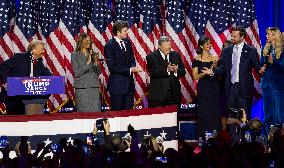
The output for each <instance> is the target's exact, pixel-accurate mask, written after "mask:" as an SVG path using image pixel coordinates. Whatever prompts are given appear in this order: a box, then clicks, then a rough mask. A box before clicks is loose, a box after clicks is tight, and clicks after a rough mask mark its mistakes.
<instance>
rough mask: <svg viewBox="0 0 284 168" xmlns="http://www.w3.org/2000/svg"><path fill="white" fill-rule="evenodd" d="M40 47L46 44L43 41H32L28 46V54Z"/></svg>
mask: <svg viewBox="0 0 284 168" xmlns="http://www.w3.org/2000/svg"><path fill="white" fill-rule="evenodd" d="M38 45H43V46H44V45H45V44H44V42H43V41H41V40H33V41H31V42H30V43H29V45H28V48H27V50H28V52H32V51H33V49H34V48H35V47H36V46H38Z"/></svg>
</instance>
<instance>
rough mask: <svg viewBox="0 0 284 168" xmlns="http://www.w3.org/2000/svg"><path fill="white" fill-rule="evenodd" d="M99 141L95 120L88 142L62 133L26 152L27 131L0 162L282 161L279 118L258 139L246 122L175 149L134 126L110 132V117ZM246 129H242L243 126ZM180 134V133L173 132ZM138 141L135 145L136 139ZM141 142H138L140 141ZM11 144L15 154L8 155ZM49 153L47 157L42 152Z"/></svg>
mask: <svg viewBox="0 0 284 168" xmlns="http://www.w3.org/2000/svg"><path fill="white" fill-rule="evenodd" d="M103 129H104V143H103V144H98V143H96V142H95V137H96V134H97V128H96V125H95V127H94V130H93V133H92V135H93V138H91V141H90V142H87V143H85V142H82V141H81V140H79V139H76V140H74V142H73V144H70V143H68V142H67V138H62V139H61V140H60V141H59V143H58V144H59V145H58V146H57V148H56V149H55V150H54V147H53V145H52V144H49V145H46V146H45V145H44V144H42V143H41V142H39V144H38V145H37V148H36V150H35V152H33V153H32V152H31V147H30V144H29V143H28V137H21V141H20V142H19V143H18V144H17V145H16V146H15V149H12V147H11V146H9V144H7V146H6V147H5V148H2V149H1V152H2V154H3V158H2V159H1V162H0V165H1V167H9V168H10V167H11V168H13V167H15V168H25V167H33V168H39V167H47V168H57V167H61V168H89V167H90V168H115V167H122V168H127V167H130V168H139V167H141V168H160V167H161V168H191V167H192V168H195V167H196V168H203V167H204V168H208V167H210V168H211V167H212V168H214V167H216V168H267V167H283V166H284V124H282V125H281V126H276V127H273V129H272V130H271V132H270V134H269V138H268V140H267V141H266V142H265V141H262V140H260V139H261V138H260V137H261V133H260V130H259V129H258V128H256V127H253V125H250V124H248V127H247V130H246V131H251V134H250V137H249V138H248V135H247V133H245V134H244V137H243V138H241V141H240V143H234V144H233V143H232V140H231V137H230V134H229V132H227V131H224V130H223V131H220V132H219V133H216V134H215V135H213V136H212V137H204V139H203V140H200V141H199V144H198V145H190V144H188V143H186V142H184V141H179V145H178V150H176V149H173V148H167V149H164V146H163V139H161V137H157V138H155V137H152V136H148V137H144V138H143V139H142V140H141V142H139V141H138V139H137V136H136V132H135V130H134V128H133V127H132V126H131V125H129V126H128V133H127V136H125V137H120V136H118V135H112V134H111V132H110V124H109V121H107V120H105V121H103ZM246 131H245V132H246ZM178 137H179V135H178ZM139 143H140V144H141V145H138V144H139ZM139 146H140V147H139ZM11 150H15V151H16V154H17V157H15V158H13V159H10V158H9V153H10V151H11ZM48 153H52V154H53V156H52V157H50V155H49V156H47V155H46V154H48Z"/></svg>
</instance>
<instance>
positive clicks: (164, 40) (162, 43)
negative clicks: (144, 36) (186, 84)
mask: <svg viewBox="0 0 284 168" xmlns="http://www.w3.org/2000/svg"><path fill="white" fill-rule="evenodd" d="M158 44H159V49H158V50H156V51H154V52H152V53H151V54H149V55H148V56H147V57H146V59H147V68H148V71H149V73H150V85H149V102H150V107H159V106H167V105H172V104H180V102H181V86H180V82H179V78H180V77H183V76H184V75H185V69H184V66H183V63H182V60H181V58H180V55H179V53H177V52H175V51H171V42H170V38H169V37H167V36H162V37H161V38H160V39H159V41H158Z"/></svg>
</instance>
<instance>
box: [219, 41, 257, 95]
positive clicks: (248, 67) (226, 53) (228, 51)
mask: <svg viewBox="0 0 284 168" xmlns="http://www.w3.org/2000/svg"><path fill="white" fill-rule="evenodd" d="M233 48H234V46H230V47H227V48H225V49H224V50H223V52H222V55H221V61H220V65H219V67H218V68H217V70H216V72H215V75H222V74H224V75H225V89H226V95H227V96H228V94H229V92H230V85H231V69H232V53H233ZM257 55H258V54H257V51H256V49H255V48H253V47H251V46H249V45H247V44H244V46H243V50H242V54H241V58H240V64H239V84H240V97H241V98H249V99H250V98H252V96H253V91H254V79H253V75H252V69H253V68H255V69H256V71H259V70H260V68H261V66H260V64H259V61H258V58H257Z"/></svg>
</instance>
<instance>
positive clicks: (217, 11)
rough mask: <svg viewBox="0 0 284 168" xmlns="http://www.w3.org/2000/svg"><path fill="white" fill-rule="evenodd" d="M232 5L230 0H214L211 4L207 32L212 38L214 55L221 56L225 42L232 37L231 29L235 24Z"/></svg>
mask: <svg viewBox="0 0 284 168" xmlns="http://www.w3.org/2000/svg"><path fill="white" fill-rule="evenodd" d="M231 6H232V4H231V3H230V0H220V1H218V2H216V1H214V2H213V4H212V6H211V10H210V16H209V20H208V21H207V24H206V29H205V34H206V36H208V37H210V38H211V39H212V40H211V43H212V46H213V49H212V50H213V54H214V55H218V56H220V55H221V51H222V45H223V43H224V42H225V41H226V40H230V39H231V33H230V29H231V28H232V26H233V25H232V24H233V23H232V21H233V20H234V18H233V17H232V16H233V14H232V13H231Z"/></svg>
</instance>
